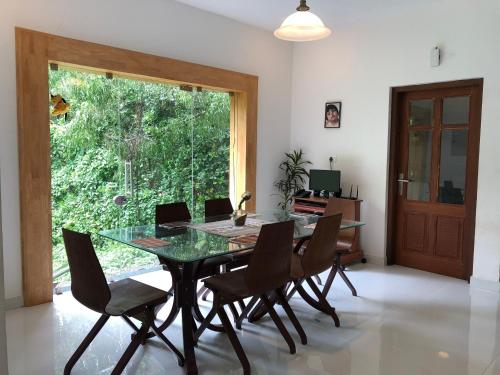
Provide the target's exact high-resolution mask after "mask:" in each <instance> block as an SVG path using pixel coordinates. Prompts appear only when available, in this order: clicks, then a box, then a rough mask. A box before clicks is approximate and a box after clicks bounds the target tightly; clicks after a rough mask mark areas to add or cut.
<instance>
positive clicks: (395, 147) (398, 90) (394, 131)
mask: <svg viewBox="0 0 500 375" xmlns="http://www.w3.org/2000/svg"><path fill="white" fill-rule="evenodd" d="M483 84H484V79H483V78H474V79H465V80H458V81H449V82H436V83H428V84H419V85H409V86H398V87H391V92H390V104H389V105H390V108H389V113H390V120H389V121H390V123H389V172H388V174H387V225H386V228H387V229H386V258H387V264H388V265H392V264H395V255H396V218H397V215H396V203H397V194H398V187H397V184H396V183H395V182H394V181H396V179H397V174H398V170H397V167H398V160H399V159H398V157H399V142H400V137H401V134H400V128H399V123H400V121H401V117H400V116H401V113H399V108H400V104H401V102H402V98H403V97H404V95H405V94H406V93H408V92H415V91H426V90H435V89H447V88H457V87H471V86H475V87H477V88H478V92H479V96H478V103H477V104H478V105H479V115H478V116H479V118H478V125H479V129H478V134H480V131H481V114H482V100H483ZM477 141H478V142H479V141H480V139H479V137H478V139H477ZM479 146H480V145H478V149H477V153H475V154H473V155H471V157H472V158H474V159H475V160H473V162H474V164H475V165H476V166H478V165H479ZM468 174H469V173H468ZM473 177H474V181H472V183H471V186H470V188H468V194H471V195H473V196H475V197H476V199H475V200H474V202H473V203H472V204H471V207H470V215H471V223H472V226H473V228H472V229H471V238H470V243H471V252H470V253H469V254H468V257H467V258H466V259H465V262H466V270H467V280H469V279H470V277H471V276H472V266H473V259H474V236H475V225H476V203H477V177H478V176H477V168H476V172H475V173H474V174H473Z"/></svg>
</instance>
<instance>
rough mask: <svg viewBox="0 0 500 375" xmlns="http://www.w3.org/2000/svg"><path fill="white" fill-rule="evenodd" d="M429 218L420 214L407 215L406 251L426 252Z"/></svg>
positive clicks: (411, 213) (410, 213)
mask: <svg viewBox="0 0 500 375" xmlns="http://www.w3.org/2000/svg"><path fill="white" fill-rule="evenodd" d="M428 227H429V222H428V216H427V215H425V214H422V213H419V212H408V213H407V214H406V215H405V229H404V230H405V236H404V244H405V246H404V247H405V249H406V250H411V251H418V252H421V253H423V252H425V250H426V248H427V229H428Z"/></svg>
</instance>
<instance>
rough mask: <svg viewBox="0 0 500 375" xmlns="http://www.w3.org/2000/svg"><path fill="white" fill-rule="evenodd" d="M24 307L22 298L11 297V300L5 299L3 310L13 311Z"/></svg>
mask: <svg viewBox="0 0 500 375" xmlns="http://www.w3.org/2000/svg"><path fill="white" fill-rule="evenodd" d="M23 306H24V300H23V297H22V296H19V297H13V298H7V299H6V300H5V310H6V311H8V310H13V309H18V308H20V307H23Z"/></svg>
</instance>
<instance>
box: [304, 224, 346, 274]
mask: <svg viewBox="0 0 500 375" xmlns="http://www.w3.org/2000/svg"><path fill="white" fill-rule="evenodd" d="M341 222H342V214H336V215H332V216H323V217H322V218H320V219H319V220H318V222H317V224H316V227H315V228H314V232H313V234H312V236H311V240H310V241H309V242H308V244H307V247H306V249H305V250H304V254H303V255H302V257H301V264H302V269H303V271H304V274H305V277H309V276H313V275H317V274H319V273H321V272H323V271H326V270H327V269H329V268H330V267H331V266H332V265H333V261H334V260H335V249H336V247H337V235H338V233H339V229H340V223H341Z"/></svg>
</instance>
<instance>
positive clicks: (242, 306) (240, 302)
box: [238, 299, 246, 311]
mask: <svg viewBox="0 0 500 375" xmlns="http://www.w3.org/2000/svg"><path fill="white" fill-rule="evenodd" d="M238 305H239V306H240V309H241V311H243V310H245V307H246V305H245V302H244V301H243V300H242V299H240V300H238Z"/></svg>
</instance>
